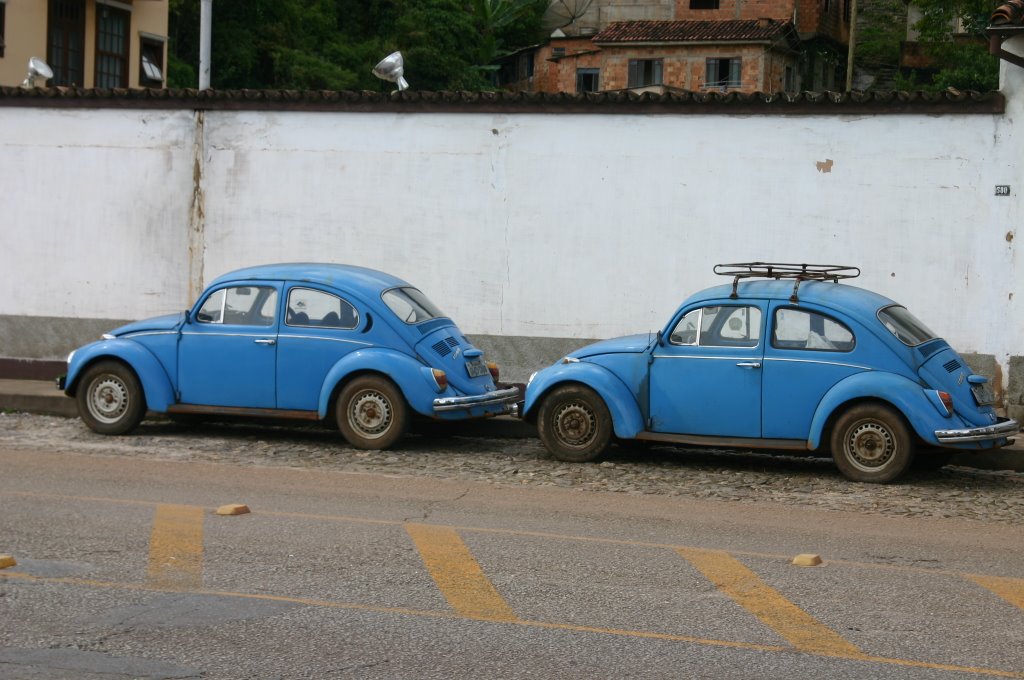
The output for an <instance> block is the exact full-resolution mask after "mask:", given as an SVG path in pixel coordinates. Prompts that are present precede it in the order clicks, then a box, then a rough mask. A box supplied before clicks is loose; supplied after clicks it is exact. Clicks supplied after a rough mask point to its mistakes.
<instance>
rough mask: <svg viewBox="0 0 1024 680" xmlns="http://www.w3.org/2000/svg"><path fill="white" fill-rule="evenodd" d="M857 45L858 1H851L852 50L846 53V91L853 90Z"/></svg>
mask: <svg viewBox="0 0 1024 680" xmlns="http://www.w3.org/2000/svg"><path fill="white" fill-rule="evenodd" d="M856 43H857V0H850V48H849V49H848V50H847V52H846V91H847V92H849V91H850V90H852V89H853V51H854V45H856Z"/></svg>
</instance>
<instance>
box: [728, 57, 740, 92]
mask: <svg viewBox="0 0 1024 680" xmlns="http://www.w3.org/2000/svg"><path fill="white" fill-rule="evenodd" d="M740 85H741V83H740V59H739V57H737V58H735V59H730V60H729V87H739V86H740Z"/></svg>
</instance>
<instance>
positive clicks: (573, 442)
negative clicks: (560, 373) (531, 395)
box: [537, 385, 612, 463]
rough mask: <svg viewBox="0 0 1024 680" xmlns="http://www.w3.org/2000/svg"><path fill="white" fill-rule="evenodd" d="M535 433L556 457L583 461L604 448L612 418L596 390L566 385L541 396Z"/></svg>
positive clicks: (571, 461)
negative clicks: (542, 397) (542, 398)
mask: <svg viewBox="0 0 1024 680" xmlns="http://www.w3.org/2000/svg"><path fill="white" fill-rule="evenodd" d="M537 435H538V436H539V437H540V441H541V443H542V444H544V447H545V448H546V449H547V450H548V451H550V452H551V455H552V456H554V457H555V458H557V459H558V460H564V461H566V462H570V463H584V462H586V461H589V460H594V459H595V458H597V457H598V456H599V455H601V453H603V452H604V450H605V449H607V448H608V443H609V442H610V441H611V435H612V419H611V415H610V414H609V413H608V407H607V406H606V405H605V403H604V400H603V399H601V397H600V396H599V395H598V394H597V393H596V392H594V391H593V390H592V389H590V388H588V387H583V386H582V385H567V386H565V387H559V388H558V389H556V390H554V391H553V392H552V393H551V394H549V395H548V396H546V397H544V401H543V402H542V403H541V405H540V412H539V413H538V416H537Z"/></svg>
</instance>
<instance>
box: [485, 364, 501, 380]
mask: <svg viewBox="0 0 1024 680" xmlns="http://www.w3.org/2000/svg"><path fill="white" fill-rule="evenodd" d="M487 370H488V371H490V372H491V377H492V378H493V379H494V382H498V376H499V375H501V371H500V370H498V364H496V363H494V362H493V361H488V362H487Z"/></svg>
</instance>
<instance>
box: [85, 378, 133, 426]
mask: <svg viewBox="0 0 1024 680" xmlns="http://www.w3.org/2000/svg"><path fill="white" fill-rule="evenodd" d="M130 400H131V398H130V396H129V394H128V387H127V386H126V385H125V384H124V383H123V382H121V380H120V379H119V378H118V377H117V376H114V375H103V376H100V377H99V378H97V379H96V380H94V381H93V382H92V385H90V386H89V400H88V404H89V414H90V415H91V416H92V417H93V418H95V419H96V420H98V421H100V422H102V423H107V424H112V423H116V422H117V421H118V420H120V419H121V417H122V416H124V414H125V412H126V411H127V410H128V405H129V403H130Z"/></svg>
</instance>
